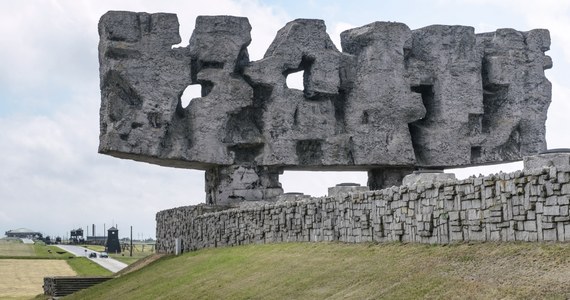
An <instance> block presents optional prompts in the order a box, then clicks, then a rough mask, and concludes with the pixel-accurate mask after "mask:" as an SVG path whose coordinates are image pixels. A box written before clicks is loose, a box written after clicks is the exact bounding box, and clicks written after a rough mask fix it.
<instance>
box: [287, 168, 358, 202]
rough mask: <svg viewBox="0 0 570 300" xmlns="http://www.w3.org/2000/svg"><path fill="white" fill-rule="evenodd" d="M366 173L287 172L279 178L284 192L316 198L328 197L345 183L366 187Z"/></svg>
mask: <svg viewBox="0 0 570 300" xmlns="http://www.w3.org/2000/svg"><path fill="white" fill-rule="evenodd" d="M367 181H368V173H367V172H366V171H343V172H336V171H319V172H312V171H285V172H284V173H283V174H282V175H280V176H279V182H281V186H282V187H283V192H285V193H287V192H299V193H304V194H305V195H311V196H314V197H320V196H326V195H327V193H328V189H329V188H330V187H334V186H336V185H337V184H339V183H343V182H354V183H358V184H360V185H361V186H366V183H367Z"/></svg>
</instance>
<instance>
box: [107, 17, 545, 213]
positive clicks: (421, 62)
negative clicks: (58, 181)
mask: <svg viewBox="0 0 570 300" xmlns="http://www.w3.org/2000/svg"><path fill="white" fill-rule="evenodd" d="M178 26H179V24H178V20H177V17H176V15H174V14H166V13H156V14H147V13H134V12H120V11H110V12H108V13H106V14H105V15H104V16H103V17H102V18H101V20H100V22H99V34H100V43H99V61H100V78H101V98H102V102H101V121H100V122H101V124H100V127H101V133H100V145H99V152H100V153H104V154H108V155H112V156H116V157H119V158H127V159H133V160H138V161H144V162H148V163H153V164H158V165H163V166H168V167H178V168H192V169H200V170H205V171H206V193H207V199H206V202H207V203H208V204H217V205H226V204H235V203H238V202H240V201H244V200H269V201H271V200H273V199H276V197H277V196H279V195H280V194H282V193H283V190H282V189H281V185H280V183H279V174H280V173H281V172H282V171H283V170H364V171H368V174H369V182H368V185H369V187H370V188H371V189H379V188H383V187H388V186H392V185H399V184H401V181H402V178H403V177H404V176H405V175H407V174H410V173H412V172H413V171H414V170H418V169H443V168H448V167H454V168H455V167H464V166H473V165H480V164H493V163H502V162H509V161H516V160H521V159H522V157H523V156H527V155H534V154H537V153H539V152H541V151H544V150H546V142H545V125H544V124H545V120H546V113H547V109H548V106H549V104H550V98H551V85H550V82H549V81H548V80H547V79H546V77H545V75H544V70H545V69H548V68H550V67H551V66H552V62H551V60H550V58H549V57H548V56H546V55H545V54H544V52H545V51H547V50H548V49H549V45H550V37H549V33H548V31H547V30H544V29H535V30H531V31H528V32H521V31H516V30H513V29H499V30H497V31H496V32H490V33H481V34H475V32H474V29H473V28H472V27H467V26H444V25H434V26H428V27H425V28H420V29H416V30H411V29H410V28H408V27H407V26H406V25H405V24H402V23H394V22H375V23H372V24H369V25H366V26H363V27H359V28H354V29H350V30H347V31H345V32H343V33H342V34H341V44H342V51H339V50H338V49H337V48H336V47H335V45H334V44H333V42H332V41H331V39H330V37H329V35H328V34H327V33H326V27H325V24H324V22H323V21H321V20H309V19H298V20H294V21H291V22H289V23H288V24H286V25H285V27H283V28H282V29H281V30H279V31H278V32H277V36H276V37H275V40H274V41H273V43H272V44H271V45H270V46H269V48H268V49H267V52H266V53H265V56H264V57H263V59H261V60H258V61H250V60H249V56H248V52H247V47H248V45H249V44H250V42H251V36H250V30H251V26H250V24H249V21H248V20H247V19H246V18H242V17H231V16H200V17H198V18H197V20H196V27H195V29H194V32H193V34H192V37H191V39H190V43H189V45H188V46H187V47H172V46H173V45H176V44H178V43H180V42H181V39H180V36H179V33H178ZM301 71H302V72H303V84H304V88H303V90H297V89H292V88H289V87H287V84H286V78H287V76H288V75H289V74H292V73H295V72H301ZM189 85H200V86H201V90H202V95H201V97H200V98H196V99H193V100H192V101H191V102H190V104H189V105H188V106H187V107H183V106H182V104H181V103H182V102H181V96H182V94H183V92H184V90H185V89H186V88H187V87H188V86H189Z"/></svg>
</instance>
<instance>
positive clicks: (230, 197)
mask: <svg viewBox="0 0 570 300" xmlns="http://www.w3.org/2000/svg"><path fill="white" fill-rule="evenodd" d="M280 173H281V171H280V170H279V169H274V168H269V167H261V166H251V165H232V166H218V167H214V168H211V169H209V170H206V204H210V205H230V206H231V205H233V204H238V203H239V202H242V201H261V200H264V201H275V200H276V198H277V196H279V195H281V194H283V189H282V188H281V184H280V183H279V174H280Z"/></svg>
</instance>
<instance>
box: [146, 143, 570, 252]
mask: <svg viewBox="0 0 570 300" xmlns="http://www.w3.org/2000/svg"><path fill="white" fill-rule="evenodd" d="M526 164H527V166H528V168H527V169H525V170H524V171H517V172H514V173H509V174H506V173H501V174H498V175H491V176H486V177H478V178H469V179H465V180H459V181H458V180H446V181H443V182H435V183H425V184H413V185H410V186H400V187H392V188H388V189H383V190H378V191H369V192H359V193H352V194H345V193H340V194H338V195H336V196H335V197H322V198H309V199H302V200H298V201H284V202H276V203H272V204H266V205H259V206H256V207H249V208H244V209H229V210H222V211H213V210H215V208H213V207H209V206H207V205H199V206H187V207H179V208H173V209H169V210H165V211H161V212H159V213H158V214H157V216H156V220H157V234H156V236H157V249H158V251H159V252H166V253H173V251H174V243H175V239H176V238H179V239H181V241H182V245H183V249H184V251H189V250H196V249H201V248H206V247H222V246H236V245H244V244H252V243H274V242H299V241H305V242H309V241H311V242H313V241H314V242H319V241H341V242H348V243H358V242H388V241H404V242H418V243H434V244H445V243H453V242H464V241H534V242H536V241H570V210H569V207H570V155H569V154H564V155H550V156H549V155H546V157H541V158H539V159H536V158H530V159H527V161H526Z"/></svg>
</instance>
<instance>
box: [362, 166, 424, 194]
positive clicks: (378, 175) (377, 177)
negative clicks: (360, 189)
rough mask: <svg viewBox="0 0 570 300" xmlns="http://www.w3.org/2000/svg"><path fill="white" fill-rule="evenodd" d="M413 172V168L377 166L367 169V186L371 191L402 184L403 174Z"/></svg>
mask: <svg viewBox="0 0 570 300" xmlns="http://www.w3.org/2000/svg"><path fill="white" fill-rule="evenodd" d="M412 172H414V168H411V167H408V168H378V169H371V170H368V188H370V190H371V191H374V190H381V189H385V188H389V187H391V186H400V185H402V179H404V176H406V175H408V174H411V173H412Z"/></svg>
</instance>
